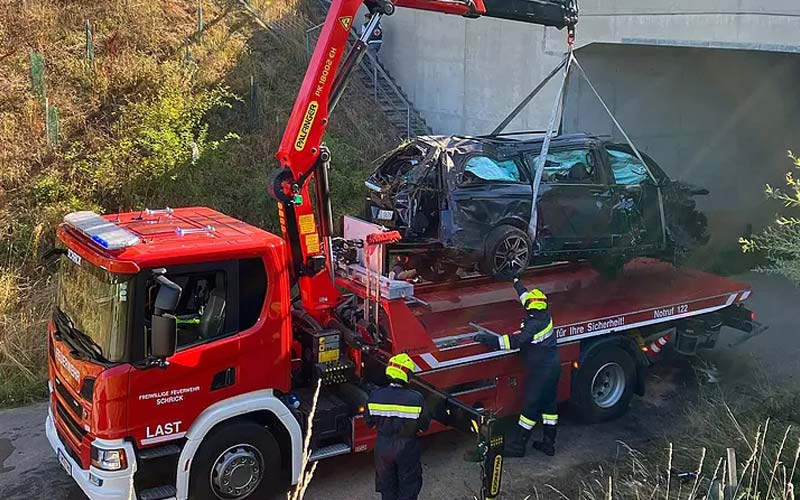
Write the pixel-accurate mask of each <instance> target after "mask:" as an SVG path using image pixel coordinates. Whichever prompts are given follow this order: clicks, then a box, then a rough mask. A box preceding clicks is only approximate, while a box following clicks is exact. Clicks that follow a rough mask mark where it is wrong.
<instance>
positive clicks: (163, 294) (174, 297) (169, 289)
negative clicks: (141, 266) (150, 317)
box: [153, 274, 183, 314]
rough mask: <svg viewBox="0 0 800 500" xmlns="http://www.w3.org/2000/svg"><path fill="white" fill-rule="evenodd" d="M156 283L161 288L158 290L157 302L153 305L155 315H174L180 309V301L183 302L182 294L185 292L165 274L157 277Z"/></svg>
mask: <svg viewBox="0 0 800 500" xmlns="http://www.w3.org/2000/svg"><path fill="white" fill-rule="evenodd" d="M156 283H158V284H159V285H160V286H159V288H158V295H156V302H155V304H153V307H154V309H155V313H156V314H164V313H174V312H175V310H176V309H177V308H178V301H180V300H181V292H182V291H183V290H182V289H181V287H180V285H178V284H177V283H175V282H174V281H172V280H171V279H169V278H167V277H166V276H164V275H163V274H162V275H160V276H156Z"/></svg>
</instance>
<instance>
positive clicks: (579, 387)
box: [573, 346, 636, 423]
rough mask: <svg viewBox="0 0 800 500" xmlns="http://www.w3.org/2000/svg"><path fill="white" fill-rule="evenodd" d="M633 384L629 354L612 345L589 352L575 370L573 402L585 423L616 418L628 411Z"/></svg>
mask: <svg viewBox="0 0 800 500" xmlns="http://www.w3.org/2000/svg"><path fill="white" fill-rule="evenodd" d="M635 384H636V366H635V364H634V361H633V359H631V356H630V354H628V353H627V352H626V351H625V350H624V349H621V348H619V347H616V346H608V347H604V348H601V349H600V350H598V351H597V352H595V353H592V354H591V355H590V356H589V358H588V359H586V360H585V361H584V362H583V364H582V365H581V366H580V368H578V373H577V376H576V377H575V385H574V386H573V402H574V403H575V405H576V406H577V407H578V411H579V413H580V417H581V419H582V420H584V421H585V422H588V423H594V422H603V421H605V420H611V419H613V418H616V417H619V416H620V415H622V414H623V413H625V412H626V411H627V410H628V405H629V404H630V402H631V398H632V397H633V390H634V387H635Z"/></svg>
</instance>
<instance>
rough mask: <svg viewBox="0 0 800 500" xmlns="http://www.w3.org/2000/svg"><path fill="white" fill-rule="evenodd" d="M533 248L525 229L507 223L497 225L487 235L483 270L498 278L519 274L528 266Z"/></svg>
mask: <svg viewBox="0 0 800 500" xmlns="http://www.w3.org/2000/svg"><path fill="white" fill-rule="evenodd" d="M532 250H533V245H532V244H531V240H530V238H528V235H527V234H525V232H524V231H522V230H521V229H518V228H516V227H514V226H509V225H507V224H504V225H501V226H497V227H496V228H494V229H493V230H492V231H491V232H490V233H489V236H487V237H486V247H485V250H484V254H483V258H482V259H481V262H480V269H481V272H482V273H483V274H488V275H490V276H494V277H495V278H496V279H498V280H508V279H511V278H514V277H515V276H519V275H520V274H522V273H523V272H524V271H525V269H527V268H528V265H529V264H530V261H531V256H532V254H533V252H532Z"/></svg>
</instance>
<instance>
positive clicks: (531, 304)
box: [520, 288, 547, 311]
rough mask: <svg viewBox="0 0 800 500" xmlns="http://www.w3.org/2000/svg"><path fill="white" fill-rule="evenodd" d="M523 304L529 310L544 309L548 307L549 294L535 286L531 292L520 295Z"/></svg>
mask: <svg viewBox="0 0 800 500" xmlns="http://www.w3.org/2000/svg"><path fill="white" fill-rule="evenodd" d="M520 300H521V301H522V304H523V305H524V306H525V309H527V310H529V311H530V310H531V309H534V310H537V311H543V310H545V309H547V295H545V294H544V292H542V291H541V290H539V289H538V288H534V289H533V290H531V291H530V292H527V293H525V294H524V295H522V297H520Z"/></svg>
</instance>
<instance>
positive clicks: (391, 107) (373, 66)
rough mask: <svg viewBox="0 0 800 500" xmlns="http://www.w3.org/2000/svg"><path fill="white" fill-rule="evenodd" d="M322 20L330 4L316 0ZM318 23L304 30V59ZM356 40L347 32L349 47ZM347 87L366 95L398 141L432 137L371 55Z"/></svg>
mask: <svg viewBox="0 0 800 500" xmlns="http://www.w3.org/2000/svg"><path fill="white" fill-rule="evenodd" d="M320 4H321V7H322V10H323V11H324V12H322V13H321V15H322V17H324V15H325V14H326V13H327V9H328V7H329V5H330V2H329V1H327V0H320ZM321 28H322V24H317V25H316V26H312V27H310V28H308V29H307V30H306V56H307V59H310V58H311V53H312V52H313V50H314V46H315V45H316V42H317V38H318V37H319V32H320V29H321ZM356 40H358V34H357V33H356V30H355V29H351V30H350V44H351V45H352V43H354V42H355V41H356ZM350 85H351V86H356V85H357V86H359V87H361V88H360V89H359V90H361V91H363V92H366V93H368V94H369V95H370V96H372V98H373V99H374V101H375V103H376V104H377V105H378V109H380V110H381V111H382V112H383V113H384V114H385V115H386V118H387V120H388V121H389V123H391V124H392V125H393V126H394V128H395V129H396V131H397V134H398V136H399V137H401V138H404V139H405V138H408V137H415V136H418V135H430V134H432V131H431V128H430V127H429V126H428V124H427V123H426V122H425V119H424V118H423V117H422V115H421V114H420V113H419V111H417V109H416V108H415V107H414V104H413V103H412V102H411V100H410V99H409V98H408V96H406V94H405V93H404V92H403V90H402V89H401V88H400V86H399V85H398V84H397V82H395V81H394V79H393V78H392V77H391V75H389V72H388V71H386V68H384V67H383V64H381V62H380V61H379V60H378V59H376V58H375V57H374V56H373V55H372V54H370V53H369V52H367V53H366V54H365V55H364V57H363V59H362V60H361V62H360V63H359V65H358V67H357V68H356V69H355V70H354V71H353V75H352V77H351V80H350Z"/></svg>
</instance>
